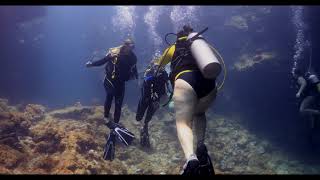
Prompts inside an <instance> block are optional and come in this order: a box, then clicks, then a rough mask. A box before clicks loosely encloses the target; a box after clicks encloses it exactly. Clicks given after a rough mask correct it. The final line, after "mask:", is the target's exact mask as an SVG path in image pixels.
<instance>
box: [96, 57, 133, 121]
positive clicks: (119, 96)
mask: <svg viewBox="0 0 320 180" xmlns="http://www.w3.org/2000/svg"><path fill="white" fill-rule="evenodd" d="M112 59H113V58H112V57H111V56H110V55H108V56H106V57H104V58H103V59H101V60H98V61H95V62H93V63H92V66H101V65H103V64H106V66H105V70H106V76H105V79H104V83H103V84H104V87H105V90H106V94H107V96H106V100H105V103H104V117H106V118H108V117H109V112H110V108H111V103H112V100H113V98H115V109H114V122H116V123H118V122H119V120H120V115H121V108H122V103H123V98H124V93H125V82H126V81H128V80H130V79H131V78H132V76H135V78H137V77H138V73H137V69H136V63H137V57H136V55H135V54H134V53H133V52H132V51H131V52H129V53H128V54H127V55H123V54H121V52H120V55H119V57H118V60H117V63H116V64H115V76H114V78H112V72H113V69H114V64H113V63H112V61H111V60H112Z"/></svg>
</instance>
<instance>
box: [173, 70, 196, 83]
mask: <svg viewBox="0 0 320 180" xmlns="http://www.w3.org/2000/svg"><path fill="white" fill-rule="evenodd" d="M187 72H193V70H184V71H181V72H179V73H178V74H177V75H176V77H175V78H174V81H176V80H177V79H178V78H179V76H180V75H181V74H183V73H187Z"/></svg>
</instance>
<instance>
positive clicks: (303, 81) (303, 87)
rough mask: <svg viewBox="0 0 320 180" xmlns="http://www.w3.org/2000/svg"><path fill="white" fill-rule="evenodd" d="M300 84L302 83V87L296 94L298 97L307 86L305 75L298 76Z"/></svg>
mask: <svg viewBox="0 0 320 180" xmlns="http://www.w3.org/2000/svg"><path fill="white" fill-rule="evenodd" d="M298 84H299V85H300V89H299V91H298V93H297V94H296V97H297V98H299V97H300V95H301V93H302V91H303V90H304V89H305V87H306V86H307V82H306V80H305V79H304V78H303V77H301V76H300V77H298Z"/></svg>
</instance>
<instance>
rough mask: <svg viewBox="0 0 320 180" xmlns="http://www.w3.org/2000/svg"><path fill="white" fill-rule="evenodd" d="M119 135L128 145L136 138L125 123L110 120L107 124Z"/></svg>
mask: <svg viewBox="0 0 320 180" xmlns="http://www.w3.org/2000/svg"><path fill="white" fill-rule="evenodd" d="M106 125H107V126H108V127H109V128H110V129H111V130H112V131H113V132H114V134H115V135H116V136H117V138H118V139H119V140H120V141H121V142H122V143H123V144H125V145H126V146H128V145H130V144H131V142H132V141H133V139H134V134H133V133H131V132H129V130H128V129H126V128H125V127H124V126H123V125H120V124H118V123H115V122H113V121H109V122H108V123H107V124H106Z"/></svg>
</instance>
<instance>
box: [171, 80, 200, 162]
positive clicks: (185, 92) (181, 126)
mask: <svg viewBox="0 0 320 180" xmlns="http://www.w3.org/2000/svg"><path fill="white" fill-rule="evenodd" d="M173 100H174V105H175V118H176V125H177V133H178V138H179V141H180V144H181V146H182V149H183V152H184V154H185V157H186V159H188V158H189V157H190V156H191V155H192V154H194V150H193V133H192V118H193V114H194V109H195V104H196V102H197V96H196V93H195V92H194V90H193V89H192V87H191V86H190V85H189V84H188V83H187V82H186V81H184V80H182V79H178V80H176V81H175V87H174V94H173Z"/></svg>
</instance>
